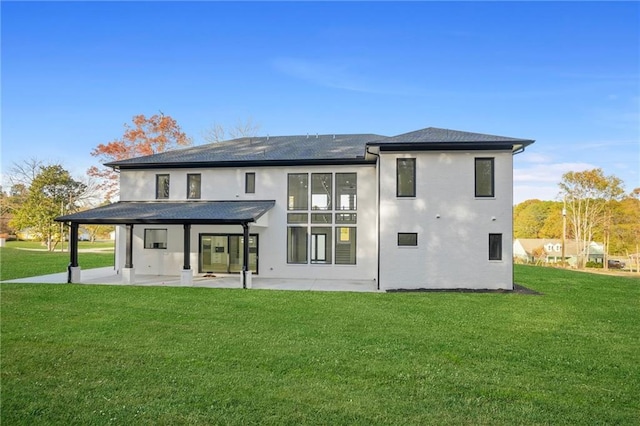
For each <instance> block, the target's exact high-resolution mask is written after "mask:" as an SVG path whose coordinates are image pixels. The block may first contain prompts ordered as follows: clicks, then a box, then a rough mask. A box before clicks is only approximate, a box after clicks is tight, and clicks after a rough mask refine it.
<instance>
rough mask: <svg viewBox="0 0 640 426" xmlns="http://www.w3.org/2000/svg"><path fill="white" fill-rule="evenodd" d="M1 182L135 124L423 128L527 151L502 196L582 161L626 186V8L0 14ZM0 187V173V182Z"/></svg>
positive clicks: (297, 6) (521, 195)
mask: <svg viewBox="0 0 640 426" xmlns="http://www.w3.org/2000/svg"><path fill="white" fill-rule="evenodd" d="M0 7H1V14H2V15H1V19H2V29H1V35H2V40H1V42H2V46H1V47H2V173H3V178H5V177H6V174H7V172H8V171H9V169H10V168H11V165H12V163H13V162H21V161H23V160H25V159H28V158H31V157H37V158H39V159H42V160H45V161H51V162H60V163H62V164H63V165H64V166H65V167H66V168H67V169H68V170H70V171H72V173H73V174H75V175H76V176H77V177H81V176H83V175H84V172H85V170H86V169H87V168H88V167H89V166H91V165H94V164H97V163H96V161H95V159H94V158H93V157H91V156H90V154H89V153H90V152H91V150H92V149H93V148H94V147H95V146H96V145H98V144H99V143H106V142H109V141H111V140H113V139H115V138H118V137H119V136H121V135H122V132H123V123H125V122H129V121H130V119H131V117H132V116H133V115H135V114H146V115H152V114H154V113H157V112H159V111H162V112H163V113H165V114H168V115H171V116H172V117H174V118H175V119H177V120H178V122H179V123H180V125H181V126H182V128H183V130H185V131H186V132H187V133H188V134H189V135H190V136H191V137H193V139H194V142H195V143H196V144H200V143H203V139H202V132H203V131H204V130H205V129H207V128H209V127H210V126H211V125H213V124H214V123H219V124H222V125H224V126H226V127H232V126H233V125H234V124H235V123H237V122H238V121H242V120H245V119H246V118H248V117H251V118H252V119H253V121H254V122H255V123H258V124H259V125H260V130H259V133H260V134H261V135H266V134H270V135H292V134H307V133H309V134H315V133H320V134H322V133H326V134H333V133H378V134H382V135H389V136H393V135H396V134H400V133H404V132H408V131H412V130H417V129H420V128H424V127H430V126H433V127H444V128H450V129H456V130H466V131H473V132H479V133H490V134H498V135H504V136H512V137H521V138H529V139H535V140H536V141H537V142H536V143H535V144H534V145H533V146H531V147H530V148H529V149H527V151H526V152H525V153H524V154H520V155H517V156H516V157H515V170H514V180H515V188H514V197H515V201H516V202H520V201H523V200H525V199H529V198H540V199H553V198H554V197H555V196H556V194H557V183H558V182H559V181H560V177H561V175H562V173H564V172H566V171H569V170H573V171H578V170H583V169H589V168H594V167H600V168H602V169H603V170H604V172H605V173H606V174H607V175H610V174H614V175H616V176H618V177H620V178H621V179H623V181H624V182H625V187H626V189H627V191H630V190H631V189H633V188H634V187H638V186H640V171H639V168H640V4H639V3H637V2H618V3H614V2H602V3H600V2H566V3H555V2H509V3H502V2H470V3H462V2H446V3H440V2H409V3H386V2H373V3H369V2H349V3H333V2H321V3H311V2H284V3H272V2H260V3H249V2H242V3H225V2H193V3H173V2H138V3H130V2H105V3H96V2H70V3H60V2H46V3H36V2H15V3H14V2H6V1H3V2H2V3H1V5H0ZM3 185H4V186H5V189H8V188H6V186H7V182H6V179H5V180H3Z"/></svg>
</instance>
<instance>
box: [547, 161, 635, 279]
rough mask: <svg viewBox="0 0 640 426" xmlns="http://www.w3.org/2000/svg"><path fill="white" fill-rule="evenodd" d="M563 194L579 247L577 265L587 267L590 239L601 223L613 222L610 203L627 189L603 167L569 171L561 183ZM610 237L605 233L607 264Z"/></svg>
mask: <svg viewBox="0 0 640 426" xmlns="http://www.w3.org/2000/svg"><path fill="white" fill-rule="evenodd" d="M559 186H560V197H561V198H562V199H564V200H565V202H566V204H567V217H568V219H569V223H570V226H571V230H572V231H573V232H572V234H573V237H574V238H575V240H576V243H577V244H578V247H579V248H580V250H579V253H578V267H584V265H585V259H588V256H589V242H590V241H592V239H593V236H594V233H595V232H596V230H597V228H598V227H599V226H602V227H604V228H605V229H607V227H609V226H610V222H611V217H612V215H611V212H610V209H611V204H612V202H613V201H614V200H618V199H620V198H621V197H622V196H623V194H624V190H623V188H622V181H621V180H620V179H619V178H617V177H615V176H613V175H612V176H605V175H604V173H603V171H602V169H593V170H585V171H583V172H567V173H565V174H564V175H562V181H561V182H560V183H559ZM606 241H607V238H606V237H605V265H606V253H607V247H606Z"/></svg>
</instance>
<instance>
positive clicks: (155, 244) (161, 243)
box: [142, 228, 169, 250]
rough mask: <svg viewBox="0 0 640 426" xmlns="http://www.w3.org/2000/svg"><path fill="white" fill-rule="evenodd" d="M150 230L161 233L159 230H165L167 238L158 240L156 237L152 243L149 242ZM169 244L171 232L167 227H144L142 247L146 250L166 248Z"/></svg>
mask: <svg viewBox="0 0 640 426" xmlns="http://www.w3.org/2000/svg"><path fill="white" fill-rule="evenodd" d="M148 231H153V233H154V234H155V233H159V231H164V236H165V240H164V241H157V240H156V239H155V238H154V239H153V241H152V243H151V244H147V240H148V238H147V234H148ZM149 233H150V232H149ZM168 244H169V232H168V230H167V228H145V229H144V240H143V246H142V247H143V248H144V249H145V250H166V249H167V245H168ZM148 246H150V247H148Z"/></svg>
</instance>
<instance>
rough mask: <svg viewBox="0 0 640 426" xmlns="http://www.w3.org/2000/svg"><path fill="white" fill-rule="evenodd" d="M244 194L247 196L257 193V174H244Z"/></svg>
mask: <svg viewBox="0 0 640 426" xmlns="http://www.w3.org/2000/svg"><path fill="white" fill-rule="evenodd" d="M244 192H245V193H246V194H255V193H256V174H255V173H253V172H252V173H245V174H244Z"/></svg>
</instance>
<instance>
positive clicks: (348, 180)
mask: <svg viewBox="0 0 640 426" xmlns="http://www.w3.org/2000/svg"><path fill="white" fill-rule="evenodd" d="M357 192H358V177H357V175H356V174H355V173H336V210H356V207H357V205H356V201H357V197H358V194H357Z"/></svg>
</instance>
